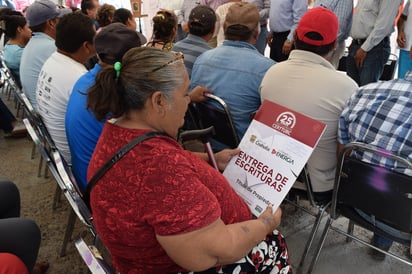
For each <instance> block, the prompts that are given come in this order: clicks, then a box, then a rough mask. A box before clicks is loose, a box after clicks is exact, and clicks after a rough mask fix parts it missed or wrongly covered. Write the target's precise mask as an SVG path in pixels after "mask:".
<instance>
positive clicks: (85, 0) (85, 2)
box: [80, 0, 94, 15]
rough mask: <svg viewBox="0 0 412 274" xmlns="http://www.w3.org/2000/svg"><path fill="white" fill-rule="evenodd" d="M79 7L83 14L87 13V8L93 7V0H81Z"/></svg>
mask: <svg viewBox="0 0 412 274" xmlns="http://www.w3.org/2000/svg"><path fill="white" fill-rule="evenodd" d="M80 9H81V10H82V12H83V13H84V14H86V15H87V10H92V9H94V3H93V0H82V2H81V3H80Z"/></svg>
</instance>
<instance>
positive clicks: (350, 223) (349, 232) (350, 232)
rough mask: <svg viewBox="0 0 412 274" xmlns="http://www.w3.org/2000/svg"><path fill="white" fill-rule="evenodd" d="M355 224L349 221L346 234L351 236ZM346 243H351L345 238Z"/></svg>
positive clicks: (350, 240)
mask: <svg viewBox="0 0 412 274" xmlns="http://www.w3.org/2000/svg"><path fill="white" fill-rule="evenodd" d="M354 227H355V224H354V223H353V222H352V221H351V220H349V224H348V234H350V235H353V230H354ZM346 242H347V243H350V242H352V238H351V237H346Z"/></svg>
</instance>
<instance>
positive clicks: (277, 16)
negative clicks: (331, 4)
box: [269, 0, 308, 41]
mask: <svg viewBox="0 0 412 274" xmlns="http://www.w3.org/2000/svg"><path fill="white" fill-rule="evenodd" d="M307 9H308V1H307V0H271V1H270V12H269V26H270V31H271V32H285V31H290V33H289V35H288V40H290V41H293V32H294V31H295V29H296V27H297V26H298V23H299V20H300V18H301V17H302V16H303V14H305V12H306V11H307Z"/></svg>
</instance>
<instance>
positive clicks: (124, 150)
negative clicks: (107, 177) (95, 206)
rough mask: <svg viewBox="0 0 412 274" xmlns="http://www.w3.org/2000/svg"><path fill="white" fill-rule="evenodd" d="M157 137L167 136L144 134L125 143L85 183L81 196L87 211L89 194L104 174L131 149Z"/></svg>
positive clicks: (159, 133)
mask: <svg viewBox="0 0 412 274" xmlns="http://www.w3.org/2000/svg"><path fill="white" fill-rule="evenodd" d="M159 135H163V136H169V135H167V134H166V133H161V132H149V133H146V134H144V135H142V136H139V137H136V138H135V139H133V140H132V141H130V142H129V143H127V144H126V145H125V146H124V147H122V148H121V149H120V150H119V151H118V152H117V153H116V154H115V155H114V156H113V157H112V158H110V159H109V160H108V161H107V162H106V163H105V164H104V165H103V166H102V167H101V168H100V169H99V170H98V171H97V172H96V173H95V174H94V176H93V177H92V178H91V179H90V181H89V182H88V183H87V187H86V191H85V193H84V195H83V200H84V202H85V203H86V205H87V206H88V207H89V209H90V210H91V207H90V193H91V191H92V189H93V187H94V186H95V185H96V184H97V183H98V181H99V179H100V178H101V177H102V176H103V175H104V174H106V172H107V171H108V170H109V169H110V168H111V167H112V166H113V165H114V164H115V163H116V162H117V161H119V160H120V159H121V158H122V157H123V156H124V155H126V154H127V153H128V152H129V151H130V150H131V149H132V148H134V147H135V146H136V145H138V144H139V143H141V142H143V141H145V140H147V139H150V138H153V137H156V136H159Z"/></svg>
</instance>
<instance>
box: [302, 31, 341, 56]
mask: <svg viewBox="0 0 412 274" xmlns="http://www.w3.org/2000/svg"><path fill="white" fill-rule="evenodd" d="M306 35H307V36H308V37H309V38H310V39H312V40H322V39H323V37H322V36H320V34H319V33H317V32H309V33H307V34H306ZM334 46H335V41H333V42H332V43H330V44H327V45H324V46H314V45H311V44H308V43H305V42H303V41H302V40H300V39H299V38H298V36H297V35H295V48H296V49H300V50H305V51H310V52H313V53H315V54H317V55H320V56H326V55H327V54H328V53H329V52H331V51H332V50H333V47H334Z"/></svg>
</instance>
